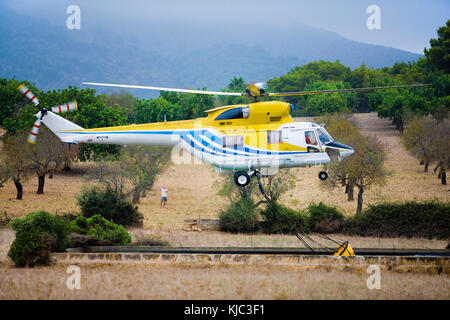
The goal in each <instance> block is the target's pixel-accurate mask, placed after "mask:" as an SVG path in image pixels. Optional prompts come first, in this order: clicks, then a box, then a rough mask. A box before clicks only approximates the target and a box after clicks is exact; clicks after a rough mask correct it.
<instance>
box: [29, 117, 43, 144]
mask: <svg viewBox="0 0 450 320" xmlns="http://www.w3.org/2000/svg"><path fill="white" fill-rule="evenodd" d="M40 128H41V120H40V119H37V120H36V122H35V123H34V125H33V128H32V129H31V132H30V134H29V135H28V140H27V141H28V142H29V143H32V144H35V143H36V139H37V135H38V133H39V129H40Z"/></svg>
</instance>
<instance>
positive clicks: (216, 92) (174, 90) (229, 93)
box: [82, 82, 245, 96]
mask: <svg viewBox="0 0 450 320" xmlns="http://www.w3.org/2000/svg"><path fill="white" fill-rule="evenodd" d="M82 84H88V85H91V86H103V87H117V88H133V89H146V90H159V91H172V92H184V93H197V94H211V95H221V96H244V95H245V94H244V93H238V92H222V91H203V90H191V89H175V88H161V87H148V86H135V85H129V84H112V83H95V82H82Z"/></svg>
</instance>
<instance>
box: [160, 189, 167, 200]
mask: <svg viewBox="0 0 450 320" xmlns="http://www.w3.org/2000/svg"><path fill="white" fill-rule="evenodd" d="M161 197H166V198H167V189H161Z"/></svg>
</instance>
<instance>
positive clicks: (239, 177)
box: [234, 170, 267, 198]
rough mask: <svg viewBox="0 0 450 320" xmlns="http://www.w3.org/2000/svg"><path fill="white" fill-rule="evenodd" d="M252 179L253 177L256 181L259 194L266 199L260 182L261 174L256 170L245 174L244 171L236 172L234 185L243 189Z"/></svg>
mask: <svg viewBox="0 0 450 320" xmlns="http://www.w3.org/2000/svg"><path fill="white" fill-rule="evenodd" d="M253 177H255V178H256V180H257V181H258V186H259V190H260V191H261V194H262V195H263V196H264V197H266V198H267V194H266V190H264V187H263V185H262V183H261V180H260V177H261V174H260V173H259V171H258V170H253V171H250V172H249V173H247V172H245V171H238V172H236V173H235V174H234V183H236V185H237V186H238V187H245V186H246V185H248V184H249V183H250V180H251V179H252V178H253Z"/></svg>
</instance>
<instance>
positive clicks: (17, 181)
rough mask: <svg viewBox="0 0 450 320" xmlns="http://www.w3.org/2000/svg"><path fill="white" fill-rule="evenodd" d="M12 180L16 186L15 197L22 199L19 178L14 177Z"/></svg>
mask: <svg viewBox="0 0 450 320" xmlns="http://www.w3.org/2000/svg"><path fill="white" fill-rule="evenodd" d="M13 181H14V185H15V186H16V189H17V196H16V199H17V200H22V195H23V187H22V183H21V182H20V179H14V180H13Z"/></svg>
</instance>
